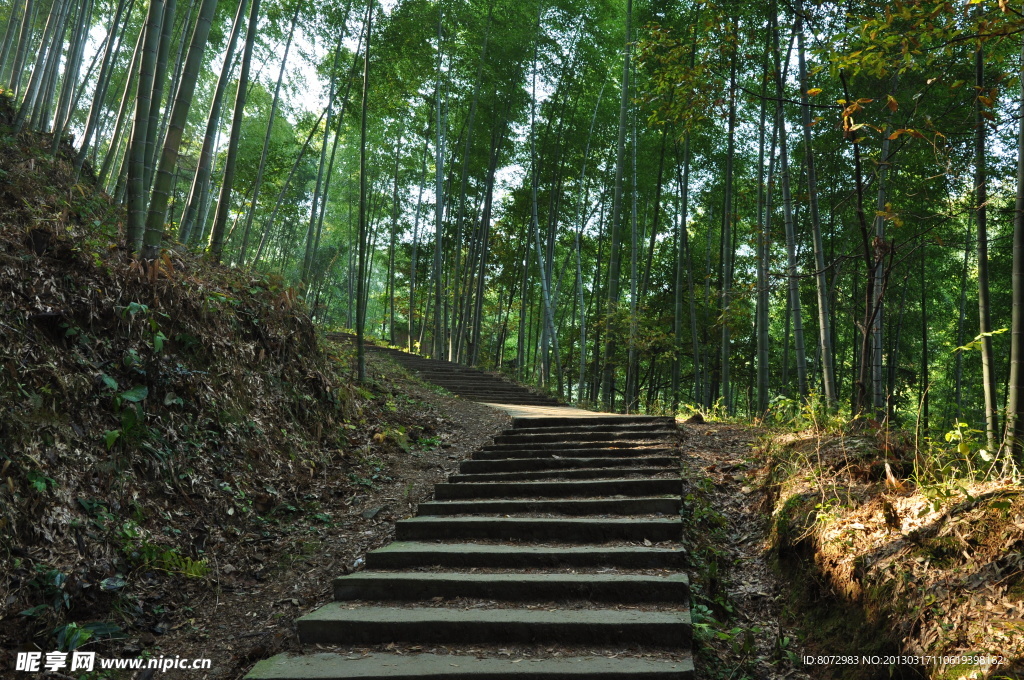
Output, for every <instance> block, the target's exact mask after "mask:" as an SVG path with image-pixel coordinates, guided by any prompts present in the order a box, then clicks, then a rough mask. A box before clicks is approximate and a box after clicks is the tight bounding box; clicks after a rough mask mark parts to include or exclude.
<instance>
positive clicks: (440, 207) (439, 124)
mask: <svg viewBox="0 0 1024 680" xmlns="http://www.w3.org/2000/svg"><path fill="white" fill-rule="evenodd" d="M443 20H444V12H443V9H442V8H441V7H440V6H438V14H437V83H436V87H435V93H434V97H435V117H434V169H435V170H434V272H433V273H434V335H433V351H432V352H431V356H432V357H433V358H434V359H447V358H448V357H447V352H446V351H445V342H444V323H443V312H444V300H443V299H442V298H443V294H444V285H443V281H442V272H441V264H442V262H441V253H442V248H443V244H442V243H441V240H442V238H443V237H442V234H443V231H444V229H443V227H444V138H445V134H444V129H443V128H444V122H443V120H442V116H441V64H442V57H443V54H444V50H443V47H444V45H443V38H444V36H443V33H442V21H443ZM520 340H522V338H520Z"/></svg>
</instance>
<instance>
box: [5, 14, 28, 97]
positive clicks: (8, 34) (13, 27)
mask: <svg viewBox="0 0 1024 680" xmlns="http://www.w3.org/2000/svg"><path fill="white" fill-rule="evenodd" d="M28 6H29V3H28V0H26V3H25V5H24V7H26V8H27V7H28ZM20 7H21V5H17V4H15V3H11V13H10V14H9V15H8V17H7V28H6V29H5V30H4V40H3V43H2V47H0V83H2V82H4V79H3V78H4V74H5V73H6V72H7V57H8V56H9V55H10V54H11V47H12V46H13V45H14V43H15V39H16V38H17V37H18V27H19V25H20V24H21V22H22V17H23V16H24V12H23V13H22V14H21V15H19V14H18V9H19V8H20Z"/></svg>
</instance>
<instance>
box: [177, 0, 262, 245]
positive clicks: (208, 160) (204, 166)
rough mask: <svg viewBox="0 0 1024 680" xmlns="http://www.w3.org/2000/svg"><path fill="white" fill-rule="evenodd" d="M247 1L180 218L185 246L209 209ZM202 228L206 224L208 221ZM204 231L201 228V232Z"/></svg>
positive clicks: (234, 25)
mask: <svg viewBox="0 0 1024 680" xmlns="http://www.w3.org/2000/svg"><path fill="white" fill-rule="evenodd" d="M247 6H248V0H241V2H239V3H238V10H237V11H236V12H235V19H234V22H233V23H232V25H231V34H230V36H229V37H228V43H227V47H226V48H225V51H224V65H223V66H222V67H221V72H220V77H219V78H218V79H217V89H216V90H214V93H213V100H212V101H211V103H210V114H209V115H208V116H207V117H206V133H205V134H204V135H203V148H202V150H201V151H200V152H199V163H198V165H197V166H196V173H195V176H194V177H193V180H192V187H191V189H190V190H189V195H188V205H187V207H186V208H185V214H184V215H183V216H182V218H181V226H180V228H179V229H178V240H180V241H181V242H182V243H189V242H191V240H192V239H191V238H190V237H191V235H192V225H193V222H194V220H195V219H196V217H197V216H202V215H203V214H204V211H203V210H202V206H203V205H204V204H205V205H209V202H208V198H209V194H210V175H211V173H212V171H213V154H214V149H215V148H216V145H215V142H216V141H217V131H218V129H219V127H220V111H221V107H222V105H223V101H224V92H225V91H226V90H227V86H228V82H229V81H230V80H231V70H232V65H233V63H232V62H233V58H234V54H235V45H236V43H237V42H238V33H239V31H240V30H241V27H242V23H243V21H244V17H245V9H246V7H247ZM202 224H205V220H204V221H203V223H202ZM204 229H205V227H203V226H200V228H199V231H200V232H202V231H203V230H204Z"/></svg>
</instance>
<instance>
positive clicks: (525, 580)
mask: <svg viewBox="0 0 1024 680" xmlns="http://www.w3.org/2000/svg"><path fill="white" fill-rule="evenodd" d="M434 597H442V598H445V599H454V598H462V597H465V598H472V599H483V600H502V601H523V602H526V601H532V602H548V601H561V600H577V599H580V600H589V601H591V602H621V603H639V602H671V603H680V604H686V603H688V602H689V597H690V581H689V579H688V578H687V577H686V575H685V574H671V575H639V574H566V573H553V574H550V573H548V574H544V573H542V574H523V573H492V574H478V573H472V572H464V571H462V572H460V571H456V572H394V571H361V572H357V573H355V574H349V575H347V576H339V577H337V578H335V579H334V599H335V600H371V601H372V600H377V601H381V600H427V599H431V598H434Z"/></svg>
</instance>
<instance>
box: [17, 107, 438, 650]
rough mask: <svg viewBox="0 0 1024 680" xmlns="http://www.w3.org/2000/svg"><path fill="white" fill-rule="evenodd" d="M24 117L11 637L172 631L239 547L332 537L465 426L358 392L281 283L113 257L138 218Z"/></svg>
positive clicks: (393, 389)
mask: <svg viewBox="0 0 1024 680" xmlns="http://www.w3.org/2000/svg"><path fill="white" fill-rule="evenodd" d="M10 114H11V112H10V110H9V107H8V106H7V105H6V103H5V102H4V100H3V98H2V97H0V179H2V181H0V638H2V639H7V640H18V641H23V642H27V641H30V640H31V641H34V643H35V644H37V645H39V646H40V648H44V649H53V648H55V647H57V646H58V645H59V646H63V647H64V648H66V649H67V648H71V647H74V646H75V645H76V644H80V643H81V642H84V641H85V640H86V639H87V638H90V637H91V638H94V639H95V638H100V637H103V636H105V635H109V634H111V633H112V632H113V633H118V632H119V631H124V632H126V633H128V634H129V635H131V634H132V631H136V632H137V631H139V630H146V631H147V633H146V634H147V635H149V632H148V631H156V632H157V633H159V632H161V631H162V632H166V629H167V625H165V622H166V621H167V620H169V618H170V619H173V617H169V615H168V614H166V613H165V611H166V609H167V607H168V604H169V603H172V602H174V595H173V592H174V591H175V590H176V589H183V588H184V586H183V584H184V583H186V582H187V583H188V584H189V585H188V588H191V589H193V590H194V589H195V587H196V586H195V584H196V583H199V582H201V581H202V580H203V579H209V578H211V577H210V576H208V575H209V574H210V571H211V565H212V564H213V562H214V560H216V559H217V556H218V555H220V558H221V560H222V562H223V561H225V560H226V558H225V555H226V554H227V553H228V552H230V551H231V550H233V549H235V548H237V547H239V546H236V545H234V543H235V542H236V541H237V542H238V543H246V542H248V541H250V538H251V540H257V541H259V540H268V541H269V540H272V539H273V537H275V536H278V535H281V534H286V533H287V532H288V529H287V528H283V527H281V523H282V522H283V521H285V520H284V519H282V518H291V519H294V518H295V517H297V516H299V515H301V514H303V513H306V514H309V515H310V516H311V517H314V516H315V517H317V518H319V519H318V520H317V521H320V522H327V521H328V519H329V513H328V512H321V508H326V507H329V503H328V502H327V501H333V500H335V499H336V497H337V496H338V495H340V494H348V495H352V494H353V493H354V490H357V489H360V490H362V491H364V492H369V491H372V490H373V489H374V488H376V486H377V485H378V484H381V483H383V482H384V481H390V480H388V479H387V476H386V474H385V473H386V471H387V469H388V467H389V465H391V463H392V462H393V461H394V460H395V459H397V458H399V457H402V458H403V460H405V458H407V457H408V456H409V455H410V451H415V450H417V446H419V447H420V448H422V447H424V446H428V447H429V446H431V445H433V446H436V445H437V444H438V443H439V441H438V439H437V438H438V437H441V436H442V434H443V431H444V430H445V429H450V425H451V423H450V421H449V420H447V419H444V418H442V417H440V416H439V414H437V413H434V412H432V410H431V407H430V405H429V404H424V403H422V402H417V401H415V400H412V399H401V398H399V396H396V393H397V392H398V391H400V390H401V389H402V388H401V386H396V385H395V384H394V383H393V382H392V381H389V380H387V379H385V378H384V377H383V376H382V375H381V374H380V370H378V369H372V370H371V375H373V376H375V382H374V383H373V384H371V385H368V386H366V387H365V388H364V387H357V386H355V385H353V383H352V370H351V368H352V361H351V357H350V356H349V348H348V347H347V346H343V345H325V344H324V343H322V342H321V341H320V339H319V338H318V335H317V332H316V329H315V328H314V326H313V324H312V323H311V321H310V319H309V316H308V314H307V312H306V309H305V306H304V305H303V303H302V302H301V301H299V300H298V299H297V298H296V295H295V292H294V291H293V290H291V289H288V288H285V287H284V286H283V285H282V284H281V283H280V282H279V281H278V280H276V279H274V278H273V277H269V278H267V277H257V276H253V275H250V274H249V273H246V272H240V271H237V270H229V269H227V268H222V267H213V266H210V265H208V264H207V263H206V262H204V261H203V260H201V259H198V258H196V257H194V256H192V255H187V254H177V253H176V252H175V251H174V250H167V251H165V254H164V255H163V256H162V257H161V258H160V259H159V260H157V261H155V262H153V263H151V264H149V265H143V264H141V263H140V262H138V261H136V260H133V259H131V258H129V257H128V256H127V255H126V253H125V252H124V251H123V250H122V249H119V248H117V247H114V246H112V245H111V244H114V243H120V242H121V239H120V238H119V234H118V232H119V231H120V230H122V229H123V214H122V212H121V211H120V209H118V208H116V207H115V206H114V205H113V202H112V201H111V200H110V199H109V197H107V196H105V195H104V194H102V193H100V192H98V191H94V190H93V189H92V187H91V186H90V182H89V181H88V180H86V179H83V180H81V181H78V182H76V181H75V179H74V177H73V174H72V169H71V164H70V158H69V155H68V154H70V153H71V151H70V149H69V148H68V147H63V148H62V150H61V153H60V154H59V155H58V156H57V157H55V158H54V157H51V156H49V155H48V154H47V153H46V152H45V151H43V149H47V148H48V146H49V143H48V141H47V140H45V139H41V138H36V137H33V136H31V135H23V136H21V137H19V138H14V137H12V136H11V134H10V127H9V126H8V123H9V122H10ZM396 372H397V371H396ZM424 413H426V414H427V416H429V423H428V424H424V423H425V422H426V421H425V420H424V418H425V417H426V416H424ZM410 462H411V461H410ZM403 464H404V463H403ZM392 474H393V473H392ZM399 483H400V482H399V481H398V480H397V476H396V479H395V481H394V484H399ZM401 483H403V484H404V482H401ZM406 496H409V492H408V491H406ZM349 502H350V503H351V499H350V501H349ZM324 518H328V519H324ZM311 521H312V520H311ZM261 536H262V537H263V538H262V539H261V538H260V537H261ZM268 537H269V538H268ZM240 559H242V558H241V557H239V558H237V559H233V560H232V561H234V562H235V567H233V568H239V569H244V568H245V567H244V565H242V563H241V562H239V560H240ZM218 587H219V586H218ZM143 590H144V591H146V592H147V593H149V595H150V596H152V597H153V598H154V601H159V602H160V604H159V606H158V605H155V604H153V605H151V606H147V605H146V603H145V601H144V598H142V597H141V593H142V592H143ZM158 609H159V610H160V611H158ZM98 621H99V622H103V621H105V622H106V623H105V624H99V623H95V622H98ZM69 625H70V628H69V627H68V626H69ZM83 626H84V627H85V628H84V629H83ZM83 630H84V632H83ZM76 635H77V636H78V637H77V638H76V637H75V636H76ZM150 637H152V636H151V635H150ZM119 651H122V652H125V651H127V653H131V652H132V651H133V650H131V649H127V650H126V649H121V650H119ZM135 651H137V650H135ZM9 661H10V659H6V658H0V669H2V668H4V667H6V664H7V662H9Z"/></svg>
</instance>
